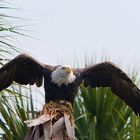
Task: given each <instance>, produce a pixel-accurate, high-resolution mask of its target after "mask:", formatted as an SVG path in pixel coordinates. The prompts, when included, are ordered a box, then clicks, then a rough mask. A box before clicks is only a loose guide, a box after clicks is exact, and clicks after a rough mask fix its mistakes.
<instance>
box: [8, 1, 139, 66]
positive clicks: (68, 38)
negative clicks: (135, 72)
mask: <svg viewBox="0 0 140 140" xmlns="http://www.w3.org/2000/svg"><path fill="white" fill-rule="evenodd" d="M9 3H10V4H11V5H12V6H13V7H17V8H19V9H22V10H15V11H13V12H12V14H13V15H15V16H19V17H23V18H25V20H23V21H21V22H20V24H21V25H24V27H23V28H24V29H25V32H26V34H29V35H31V36H32V37H34V39H32V38H28V37H24V38H23V37H17V42H16V44H17V46H18V47H20V48H22V49H23V50H24V51H25V52H27V53H29V54H31V55H32V56H34V57H36V58H37V59H38V60H39V61H41V62H43V63H47V64H54V65H55V64H58V63H59V64H60V63H70V64H73V63H75V62H76V60H79V61H80V62H83V61H84V59H85V55H86V56H89V57H90V58H91V59H94V58H95V56H96V58H97V60H98V59H100V58H101V56H105V57H106V56H107V57H110V60H111V61H113V62H114V63H122V64H125V65H133V64H136V65H137V66H140V61H139V60H140V53H139V52H140V8H139V5H140V1H139V0H133V1H132V0H117V1H112V0H39V1H35V0H10V1H9ZM25 25H26V26H25ZM26 30H27V31H26Z"/></svg>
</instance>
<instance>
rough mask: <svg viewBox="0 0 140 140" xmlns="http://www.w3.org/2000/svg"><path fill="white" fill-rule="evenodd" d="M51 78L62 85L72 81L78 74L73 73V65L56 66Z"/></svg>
mask: <svg viewBox="0 0 140 140" xmlns="http://www.w3.org/2000/svg"><path fill="white" fill-rule="evenodd" d="M51 78H52V82H53V83H55V84H57V85H58V86H59V87H60V86H61V85H62V84H64V85H66V86H67V85H68V84H69V83H72V82H73V81H74V80H75V79H76V76H75V75H74V74H73V70H72V68H71V66H68V65H65V66H59V67H58V68H56V69H55V70H54V71H53V72H52V75H51Z"/></svg>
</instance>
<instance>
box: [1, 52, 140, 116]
mask: <svg viewBox="0 0 140 140" xmlns="http://www.w3.org/2000/svg"><path fill="white" fill-rule="evenodd" d="M43 79H44V89H45V101H46V103H48V102H49V101H57V100H66V101H69V102H71V103H73V100H74V97H75V95H76V94H77V92H78V87H79V85H80V84H81V83H83V85H84V86H85V87H87V86H90V87H92V88H95V87H110V89H111V90H112V92H113V93H114V94H115V95H117V96H118V97H119V98H120V99H122V100H123V101H124V102H125V103H126V104H127V105H128V106H130V107H131V108H132V109H133V111H134V112H135V114H136V115H139V114H140V90H139V88H138V87H137V86H136V85H135V84H134V83H133V82H132V80H131V79H130V78H129V77H128V76H127V75H126V74H125V73H124V72H123V71H122V70H121V69H120V68H118V67H117V66H116V65H114V64H112V63H111V62H103V63H99V64H95V65H91V66H88V67H85V68H71V67H70V66H61V65H60V66H52V65H46V64H42V63H40V62H39V61H37V60H36V59H34V58H33V57H31V56H29V55H27V54H21V55H19V56H17V57H15V58H14V59H12V60H11V61H9V62H8V63H7V64H5V65H3V66H2V67H1V68H0V91H2V90H3V89H5V88H7V87H8V86H10V85H11V84H12V83H13V81H14V82H17V83H19V84H22V85H27V84H30V85H33V84H36V85H37V86H38V87H40V86H41V85H42V83H43Z"/></svg>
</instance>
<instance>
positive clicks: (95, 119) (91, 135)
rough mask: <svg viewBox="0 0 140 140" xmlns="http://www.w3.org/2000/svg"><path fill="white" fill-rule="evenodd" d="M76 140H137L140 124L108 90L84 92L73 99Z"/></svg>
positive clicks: (82, 89)
mask: <svg viewBox="0 0 140 140" xmlns="http://www.w3.org/2000/svg"><path fill="white" fill-rule="evenodd" d="M74 113H75V118H76V136H77V139H78V140H86V139H87V140H114V139H115V140H139V139H140V120H139V117H137V116H136V115H135V114H134V113H133V112H132V110H131V109H130V108H129V107H128V106H127V105H126V104H125V103H124V102H123V101H121V100H120V99H119V98H118V97H116V96H115V95H113V94H112V92H111V90H110V88H99V89H98V88H94V89H92V88H90V87H88V88H85V87H84V86H83V85H81V88H80V91H79V95H78V96H77V98H76V99H75V104H74Z"/></svg>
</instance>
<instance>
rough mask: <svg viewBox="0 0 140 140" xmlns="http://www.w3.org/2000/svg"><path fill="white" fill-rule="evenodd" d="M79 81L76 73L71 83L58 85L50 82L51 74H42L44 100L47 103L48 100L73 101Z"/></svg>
mask: <svg viewBox="0 0 140 140" xmlns="http://www.w3.org/2000/svg"><path fill="white" fill-rule="evenodd" d="M80 83H81V80H80V79H79V78H78V75H77V76H76V79H75V80H74V81H73V82H72V83H69V84H68V85H65V84H62V85H61V86H58V85H57V84H56V83H53V82H52V77H51V74H50V75H48V74H47V73H46V74H44V89H45V102H46V103H48V102H49V101H56V100H64V101H69V102H71V103H73V100H74V97H75V95H76V94H77V92H78V87H79V85H80Z"/></svg>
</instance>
